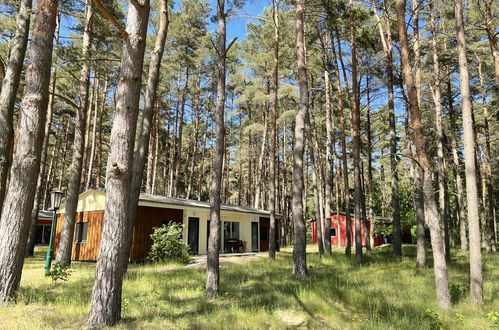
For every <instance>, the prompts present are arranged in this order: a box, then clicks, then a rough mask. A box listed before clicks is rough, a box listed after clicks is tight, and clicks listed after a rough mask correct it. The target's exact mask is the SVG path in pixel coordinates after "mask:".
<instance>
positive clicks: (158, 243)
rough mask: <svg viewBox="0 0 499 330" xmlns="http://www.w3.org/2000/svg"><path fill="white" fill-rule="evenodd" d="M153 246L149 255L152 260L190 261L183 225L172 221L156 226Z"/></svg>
mask: <svg viewBox="0 0 499 330" xmlns="http://www.w3.org/2000/svg"><path fill="white" fill-rule="evenodd" d="M151 239H152V242H153V243H152V246H151V250H150V251H149V255H148V256H147V260H148V261H152V262H179V263H186V262H188V261H189V253H188V251H189V246H188V245H187V243H185V242H184V241H183V240H182V225H180V224H178V223H175V222H170V223H169V224H168V225H163V226H162V227H157V228H154V232H153V233H152V234H151Z"/></svg>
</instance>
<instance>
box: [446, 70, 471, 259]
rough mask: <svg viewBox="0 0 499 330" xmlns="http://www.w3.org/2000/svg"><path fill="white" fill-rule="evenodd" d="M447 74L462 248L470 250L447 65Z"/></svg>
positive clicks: (453, 165) (454, 115)
mask: <svg viewBox="0 0 499 330" xmlns="http://www.w3.org/2000/svg"><path fill="white" fill-rule="evenodd" d="M446 76H447V93H446V94H447V95H446V96H447V101H448V103H449V121H450V128H451V134H450V138H451V146H452V167H453V172H454V177H455V181H456V190H457V217H458V223H459V238H460V247H461V250H464V251H466V250H468V236H467V233H466V215H465V204H464V200H463V196H464V192H463V181H462V178H461V170H460V168H461V160H460V158H459V149H460V148H459V145H458V137H457V125H456V113H455V109H454V99H453V96H452V82H451V77H450V70H449V67H448V66H447V67H446Z"/></svg>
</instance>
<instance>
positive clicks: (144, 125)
mask: <svg viewBox="0 0 499 330" xmlns="http://www.w3.org/2000/svg"><path fill="white" fill-rule="evenodd" d="M158 15H159V18H160V20H159V23H158V29H157V34H156V40H155V42H154V49H153V51H152V52H151V61H150V63H149V72H148V76H147V84H146V91H145V97H144V109H143V110H142V121H141V122H140V126H139V127H137V129H138V130H139V134H138V139H137V145H136V146H135V152H134V156H133V172H132V185H131V188H130V196H131V203H130V206H129V217H130V218H129V225H130V228H132V227H133V225H134V223H135V217H136V213H137V205H138V202H139V196H140V190H141V186H142V179H143V178H142V176H143V173H144V167H145V164H146V158H147V154H148V153H151V150H149V146H150V144H149V139H150V136H151V135H150V134H149V132H150V131H151V128H152V125H154V119H156V122H157V120H158V117H159V111H156V113H155V111H154V109H155V108H156V109H158V106H157V101H156V98H157V90H158V85H159V78H160V69H161V60H162V58H163V53H164V50H165V42H166V36H167V34H168V26H169V24H170V21H169V17H168V1H167V0H161V1H160V8H159V13H158ZM155 105H156V107H155ZM155 117H156V118H155ZM157 140H159V134H158V130H156V141H157ZM157 154H158V151H157V147H156V150H155V155H156V157H157ZM156 159H157V158H156ZM154 172H155V170H154ZM153 181H154V180H153ZM152 193H154V185H153V189H152ZM130 234H131V233H130ZM129 238H131V235H130V236H129ZM128 249H130V243H128ZM126 255H127V256H128V255H130V251H129V250H128V253H126Z"/></svg>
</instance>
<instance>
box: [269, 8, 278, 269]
mask: <svg viewBox="0 0 499 330" xmlns="http://www.w3.org/2000/svg"><path fill="white" fill-rule="evenodd" d="M279 1H280V0H273V1H272V5H273V21H274V72H273V85H274V86H273V87H274V91H273V92H274V93H273V103H272V125H271V131H270V177H269V181H270V184H269V188H270V191H269V201H270V204H269V212H270V229H269V259H270V260H274V259H275V253H276V246H277V242H276V232H275V230H276V216H275V209H276V199H277V198H276V131H277V112H278V108H277V107H278V104H277V103H278V101H279V99H278V92H279Z"/></svg>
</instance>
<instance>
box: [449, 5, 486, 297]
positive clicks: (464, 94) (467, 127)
mask: <svg viewBox="0 0 499 330" xmlns="http://www.w3.org/2000/svg"><path fill="white" fill-rule="evenodd" d="M454 4H455V7H454V9H455V11H454V13H455V17H456V35H457V57H458V62H459V79H460V87H461V99H462V109H463V132H464V166H465V169H466V200H467V204H468V226H469V234H470V235H469V240H470V296H471V302H472V303H473V304H482V303H483V275H482V252H481V249H480V220H479V216H478V189H477V166H476V163H475V129H474V125H473V108H472V105H471V95H470V83H469V73H468V60H467V59H466V39H465V35H464V20H463V2H462V0H455V1H454Z"/></svg>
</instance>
